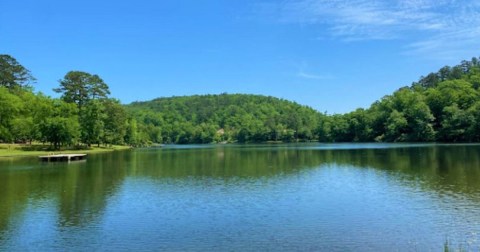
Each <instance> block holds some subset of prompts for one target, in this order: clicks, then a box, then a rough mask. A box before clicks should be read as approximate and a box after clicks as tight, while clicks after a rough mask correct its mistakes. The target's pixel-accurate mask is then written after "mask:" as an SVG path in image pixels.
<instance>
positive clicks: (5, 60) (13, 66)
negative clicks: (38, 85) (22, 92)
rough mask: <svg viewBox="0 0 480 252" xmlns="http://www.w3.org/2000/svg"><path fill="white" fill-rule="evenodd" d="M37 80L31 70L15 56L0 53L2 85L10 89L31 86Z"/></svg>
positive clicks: (0, 78)
mask: <svg viewBox="0 0 480 252" xmlns="http://www.w3.org/2000/svg"><path fill="white" fill-rule="evenodd" d="M33 82H35V78H33V76H32V75H31V74H30V71H29V70H27V69H26V68H25V67H23V66H22V65H20V63H18V62H17V60H16V59H15V58H13V57H12V56H10V55H7V54H0V87H5V88H7V89H10V90H14V89H18V88H26V87H29V85H30V84H31V83H33Z"/></svg>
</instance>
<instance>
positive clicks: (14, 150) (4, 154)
mask: <svg viewBox="0 0 480 252" xmlns="http://www.w3.org/2000/svg"><path fill="white" fill-rule="evenodd" d="M39 146H42V145H35V144H34V145H28V144H0V159H2V158H17V157H19V158H21V157H35V156H41V155H50V154H52V153H54V154H65V153H73V154H78V153H85V154H93V153H102V152H111V151H119V150H129V149H132V147H130V146H124V145H113V146H111V147H93V146H92V147H91V148H89V149H62V150H57V151H52V150H25V149H23V148H32V147H39ZM45 147H48V146H45Z"/></svg>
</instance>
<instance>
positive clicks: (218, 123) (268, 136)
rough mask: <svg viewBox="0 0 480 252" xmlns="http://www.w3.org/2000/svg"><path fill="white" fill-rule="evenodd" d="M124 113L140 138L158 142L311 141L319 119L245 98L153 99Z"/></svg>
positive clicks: (268, 100)
mask: <svg viewBox="0 0 480 252" xmlns="http://www.w3.org/2000/svg"><path fill="white" fill-rule="evenodd" d="M127 110H129V111H130V112H132V113H133V114H134V115H135V119H136V120H137V122H138V127H140V129H139V132H141V136H139V137H140V139H148V140H150V141H153V142H161V143H211V142H267V141H311V140H315V139H318V129H317V127H318V125H319V122H320V120H321V118H322V117H323V115H321V114H320V113H318V112H317V111H316V110H313V109H312V108H309V107H306V106H301V105H299V104H297V103H294V102H290V101H286V100H282V99H278V98H274V97H267V96H260V95H246V94H220V95H195V96H183V97H170V98H158V99H155V100H152V101H148V102H135V103H132V104H130V105H128V106H127Z"/></svg>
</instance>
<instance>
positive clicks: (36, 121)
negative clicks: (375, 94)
mask: <svg viewBox="0 0 480 252" xmlns="http://www.w3.org/2000/svg"><path fill="white" fill-rule="evenodd" d="M34 84H35V78H34V77H33V75H32V74H31V73H30V71H29V70H28V69H26V68H25V67H24V66H22V65H21V64H20V63H19V62H17V60H16V59H15V58H13V57H12V56H10V55H0V143H3V144H4V145H7V146H8V145H12V144H14V143H15V144H21V145H22V146H23V145H30V146H34V145H35V144H33V143H38V144H39V146H45V145H48V148H49V149H52V150H61V149H75V148H76V149H82V148H83V149H90V148H93V146H97V148H100V147H103V148H107V149H108V147H109V146H113V145H125V146H144V145H149V144H152V143H175V144H193V143H232V142H236V143H259V142H263V143H266V142H270V143H277V142H308V141H321V142H479V141H480V91H479V89H480V62H479V60H478V59H477V58H472V60H470V61H462V62H461V64H459V65H457V66H453V67H449V66H446V67H443V68H441V69H440V70H439V71H438V72H435V73H430V74H428V75H426V76H424V77H421V78H420V79H419V80H418V81H416V82H413V83H412V84H411V85H409V86H405V87H402V88H400V89H398V90H397V91H395V92H394V93H393V94H391V95H386V96H384V97H383V98H381V99H380V100H378V101H375V102H374V103H373V104H372V105H371V106H370V107H369V108H359V109H357V110H355V111H352V112H350V113H346V114H333V115H331V114H328V113H326V112H325V113H321V112H319V111H317V110H315V109H313V108H310V107H308V106H303V105H300V104H298V103H296V102H291V101H287V100H283V99H279V98H275V97H270V96H262V95H247V94H226V93H224V94H218V95H193V96H182V97H167V98H158V99H154V100H152V101H146V102H134V103H131V104H128V105H123V104H121V102H120V101H119V100H117V99H114V98H112V97H109V95H110V90H109V86H108V85H107V84H106V83H105V82H104V81H103V79H102V78H101V77H100V76H98V75H96V74H91V73H87V72H82V71H70V72H68V73H66V75H65V76H64V77H63V78H62V79H61V80H60V81H59V87H58V88H56V89H54V91H55V92H57V93H59V94H60V98H52V97H49V96H46V95H44V94H43V93H41V92H35V91H34ZM339 100H341V99H339ZM4 145H2V146H4ZM39 148H44V147H39ZM14 149H15V151H24V150H23V149H25V150H27V149H28V148H23V147H20V148H17V147H15V148H14ZM30 149H32V148H30ZM31 151H32V150H31ZM32 153H33V152H32ZM0 155H1V151H0Z"/></svg>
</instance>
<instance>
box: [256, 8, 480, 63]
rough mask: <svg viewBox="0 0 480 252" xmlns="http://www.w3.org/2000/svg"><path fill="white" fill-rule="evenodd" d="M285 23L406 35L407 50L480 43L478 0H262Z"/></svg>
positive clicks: (353, 33) (340, 33) (365, 35)
mask: <svg viewBox="0 0 480 252" xmlns="http://www.w3.org/2000/svg"><path fill="white" fill-rule="evenodd" d="M262 9H263V10H267V11H268V14H270V16H272V15H273V17H274V18H275V20H277V21H278V22H283V23H300V24H302V25H322V26H324V27H326V29H327V31H328V34H330V36H332V37H334V38H337V39H340V40H343V41H358V40H392V39H399V40H400V39H401V40H403V41H406V45H405V52H406V53H419V54H425V55H432V54H442V55H443V56H448V54H449V53H454V52H458V51H459V50H460V51H466V50H468V51H470V52H472V53H478V51H479V49H480V43H479V42H478V41H480V2H479V1H477V0H376V1H375V0H286V1H283V2H281V3H273V4H265V5H262Z"/></svg>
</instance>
